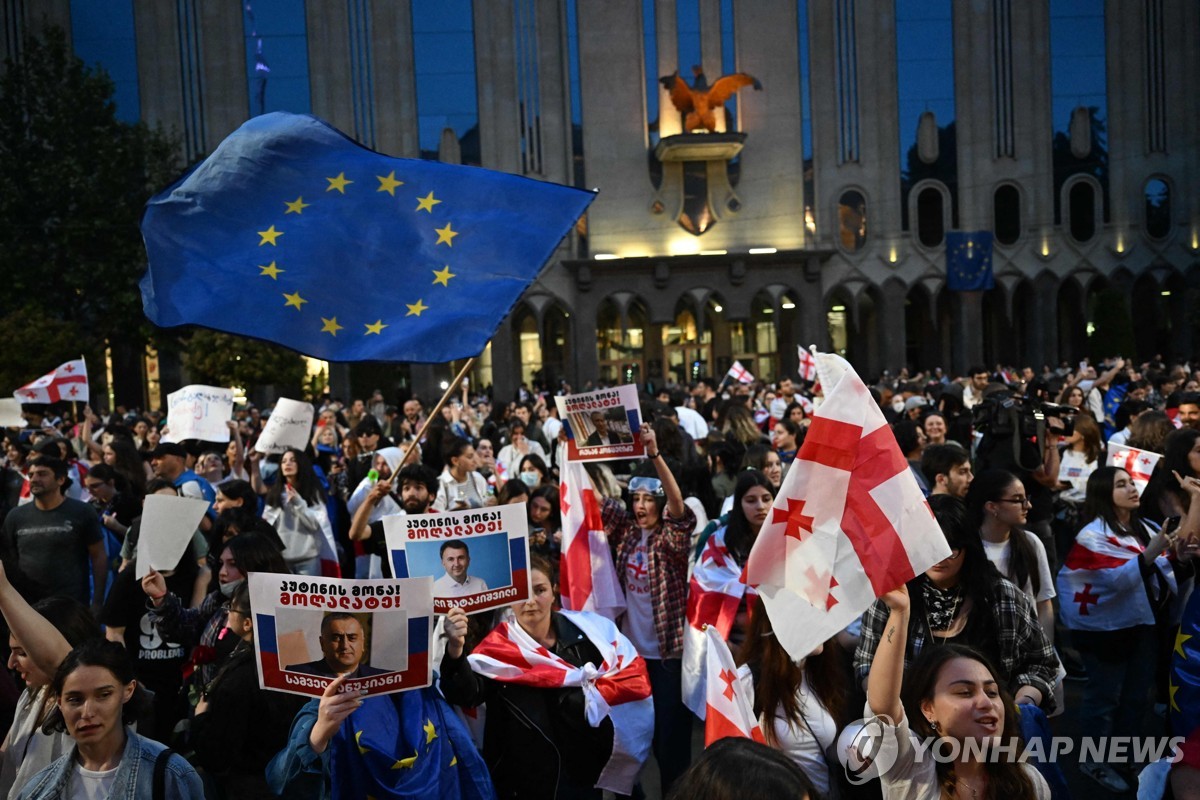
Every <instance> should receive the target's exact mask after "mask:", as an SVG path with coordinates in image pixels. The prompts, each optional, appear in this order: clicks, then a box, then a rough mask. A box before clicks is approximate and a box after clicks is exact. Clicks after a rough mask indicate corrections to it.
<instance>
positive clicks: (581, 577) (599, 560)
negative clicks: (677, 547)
mask: <svg viewBox="0 0 1200 800" xmlns="http://www.w3.org/2000/svg"><path fill="white" fill-rule="evenodd" d="M497 465H499V462H497ZM558 496H559V504H560V507H561V510H562V531H563V540H562V561H561V562H560V563H559V584H560V585H561V587H562V604H563V608H565V609H568V610H572V611H593V612H595V613H597V614H600V615H601V616H605V617H608V618H609V619H612V620H615V619H616V618H617V617H618V616H619V615H620V614H621V612H623V611H624V610H625V594H624V593H623V592H622V591H621V583H620V581H619V580H618V578H617V570H616V567H614V566H613V560H612V550H611V549H610V548H609V546H608V534H607V533H605V532H604V522H603V520H601V518H600V504H599V503H598V502H597V501H596V491H595V489H594V488H593V487H592V480H591V478H589V477H588V474H587V469H585V468H584V466H583V463H582V462H579V461H566V462H564V463H563V473H562V485H561V487H560V491H559V495H558Z"/></svg>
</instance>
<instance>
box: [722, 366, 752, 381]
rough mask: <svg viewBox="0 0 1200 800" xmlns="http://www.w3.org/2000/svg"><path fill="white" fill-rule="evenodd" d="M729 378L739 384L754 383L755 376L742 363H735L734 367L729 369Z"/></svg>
mask: <svg viewBox="0 0 1200 800" xmlns="http://www.w3.org/2000/svg"><path fill="white" fill-rule="evenodd" d="M726 377H727V378H732V379H733V380H735V381H737V382H738V383H754V376H753V375H751V374H750V370H748V369H746V368H745V367H743V366H742V362H740V361H735V362H733V366H732V367H730V368H729V373H728V374H727V375H726Z"/></svg>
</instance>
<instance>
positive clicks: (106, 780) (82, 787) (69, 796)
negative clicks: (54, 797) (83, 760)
mask: <svg viewBox="0 0 1200 800" xmlns="http://www.w3.org/2000/svg"><path fill="white" fill-rule="evenodd" d="M120 768H121V765H120V764H118V765H117V766H115V767H113V768H112V769H106V770H104V771H102V772H97V771H94V770H90V769H84V768H83V767H82V766H80V765H79V764H76V765H75V769H73V770H72V771H71V777H69V778H67V793H66V795H65V800H108V798H109V797H110V796H111V795H112V788H113V784H114V783H116V781H117V770H119V769H120Z"/></svg>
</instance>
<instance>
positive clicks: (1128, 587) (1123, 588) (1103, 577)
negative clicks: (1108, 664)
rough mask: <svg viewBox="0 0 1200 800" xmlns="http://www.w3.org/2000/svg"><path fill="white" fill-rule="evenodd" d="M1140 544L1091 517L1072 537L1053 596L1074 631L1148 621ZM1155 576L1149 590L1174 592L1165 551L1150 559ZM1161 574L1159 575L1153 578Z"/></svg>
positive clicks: (1151, 621) (1150, 619) (1149, 611)
mask: <svg viewBox="0 0 1200 800" xmlns="http://www.w3.org/2000/svg"><path fill="white" fill-rule="evenodd" d="M1144 551H1145V548H1144V547H1142V543H1141V542H1139V541H1138V540H1137V539H1135V538H1134V537H1132V536H1118V535H1116V534H1114V533H1113V532H1112V531H1111V530H1109V528H1108V525H1106V524H1105V523H1104V521H1103V520H1093V521H1092V522H1090V523H1088V524H1087V526H1085V527H1084V529H1083V530H1081V531H1080V532H1079V533H1078V534H1077V535H1076V536H1075V543H1074V544H1073V545H1071V549H1070V550H1069V551H1068V552H1067V559H1066V561H1064V562H1063V567H1062V569H1061V570H1059V572H1058V581H1057V584H1058V600H1059V608H1060V614H1061V615H1062V621H1063V624H1064V625H1066V626H1067V628H1069V629H1070V630H1074V631H1111V630H1117V629H1118V628H1128V627H1131V626H1133V625H1153V624H1154V621H1155V620H1154V611H1153V609H1151V607H1150V601H1149V600H1148V599H1147V597H1146V586H1147V580H1146V579H1145V578H1143V577H1142V569H1141V564H1140V563H1139V562H1140V561H1141V555H1142V553H1143V552H1144ZM1154 566H1155V569H1156V571H1157V573H1158V574H1157V576H1154V577H1153V578H1152V579H1151V580H1150V583H1149V585H1150V589H1151V591H1153V592H1155V594H1156V595H1157V594H1158V593H1159V592H1163V591H1169V592H1175V591H1177V584H1176V581H1175V571H1174V570H1173V569H1172V567H1171V562H1170V561H1169V560H1168V559H1167V558H1165V557H1164V556H1159V557H1158V558H1156V559H1154ZM1158 578H1161V580H1158Z"/></svg>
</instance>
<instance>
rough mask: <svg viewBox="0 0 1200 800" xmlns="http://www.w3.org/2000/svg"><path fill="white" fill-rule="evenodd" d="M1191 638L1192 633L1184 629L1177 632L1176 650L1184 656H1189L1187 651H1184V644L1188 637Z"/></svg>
mask: <svg viewBox="0 0 1200 800" xmlns="http://www.w3.org/2000/svg"><path fill="white" fill-rule="evenodd" d="M1191 638H1192V634H1190V633H1184V632H1183V631H1182V630H1180V631H1178V632H1177V633H1176V634H1175V652H1176V653H1179V655H1181V656H1183V657H1184V658H1187V653H1185V652H1183V645H1184V643H1185V642H1187V640H1188V639H1191Z"/></svg>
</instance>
